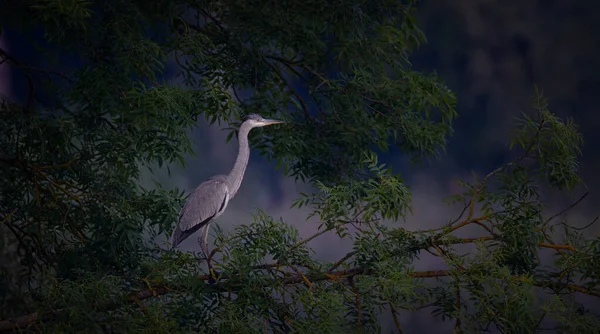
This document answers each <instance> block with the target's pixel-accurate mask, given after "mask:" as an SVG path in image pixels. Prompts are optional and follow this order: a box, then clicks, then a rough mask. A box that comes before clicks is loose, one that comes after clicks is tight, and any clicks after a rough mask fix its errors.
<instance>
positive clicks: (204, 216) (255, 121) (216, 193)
mask: <svg viewBox="0 0 600 334" xmlns="http://www.w3.org/2000/svg"><path fill="white" fill-rule="evenodd" d="M277 123H283V122H281V121H277V120H270V119H264V118H262V117H261V116H259V115H256V114H250V115H248V116H247V117H246V118H245V119H244V122H243V123H242V125H241V126H240V130H239V133H238V141H239V150H238V156H237V159H236V161H235V164H234V166H233V169H232V170H231V172H230V173H229V174H228V175H217V176H213V177H211V178H209V179H207V180H206V181H204V182H203V183H201V184H200V185H199V186H198V187H197V188H196V189H194V191H193V192H192V193H191V194H190V196H189V198H188V199H187V201H186V203H185V205H184V207H183V209H182V210H181V213H180V215H179V222H178V224H177V226H176V227H175V230H174V231H173V234H172V235H171V247H173V248H174V247H177V246H178V245H179V244H180V243H181V242H182V241H183V240H185V239H187V238H188V237H189V236H190V235H192V234H194V233H195V232H196V231H198V230H199V229H202V234H203V235H204V240H203V243H202V244H201V246H202V248H203V250H204V251H205V253H208V251H207V238H208V230H209V228H210V223H211V222H212V221H213V220H214V219H216V218H217V217H219V216H220V215H221V214H222V213H223V211H225V209H226V208H227V204H228V203H229V201H230V200H231V199H232V198H233V197H234V196H235V194H236V193H237V191H238V189H239V188H240V185H241V184H242V179H243V178H244V172H245V171H246V167H247V166H248V160H249V158H250V146H249V145H248V133H250V130H252V129H253V128H255V127H261V126H266V125H270V124H277Z"/></svg>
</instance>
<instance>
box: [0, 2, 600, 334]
mask: <svg viewBox="0 0 600 334" xmlns="http://www.w3.org/2000/svg"><path fill="white" fill-rule="evenodd" d="M414 9H415V3H414V2H412V1H404V2H402V1H367V2H364V1H346V2H343V3H342V2H326V1H318V0H311V1H304V2H286V5H285V6H282V5H281V4H280V3H277V2H272V3H266V2H262V1H261V2H258V1H244V2H237V1H235V2H234V1H227V0H223V1H171V0H169V1H167V0H161V1H152V2H141V1H129V2H118V1H103V2H92V1H78V2H74V1H58V0H47V1H38V2H14V1H7V2H3V3H2V4H0V17H1V18H2V22H5V23H3V27H2V28H3V29H11V30H13V31H18V32H19V33H20V34H21V36H24V38H25V37H27V38H28V40H29V41H31V42H32V43H35V41H37V42H39V43H38V44H39V45H37V48H38V49H39V50H40V53H41V54H43V55H44V59H47V62H45V63H44V64H30V63H28V62H27V61H22V60H21V59H16V58H15V57H13V56H12V55H11V54H10V53H8V52H7V51H5V50H0V57H1V60H0V66H9V67H10V68H11V69H12V70H13V71H14V72H15V73H16V75H21V76H23V78H25V80H26V82H27V83H28V88H29V90H28V91H27V94H25V95H24V96H3V97H2V99H1V100H2V104H1V105H0V112H1V116H2V117H0V130H1V132H2V133H3V135H2V136H1V137H0V175H2V178H0V189H1V191H2V196H1V197H0V222H1V224H0V231H2V236H3V237H4V238H3V239H2V243H3V246H4V245H9V246H11V247H12V248H11V247H6V249H7V251H6V252H12V253H11V254H10V256H9V257H10V258H12V259H14V260H13V262H12V266H9V265H7V264H3V266H2V270H3V271H2V276H1V278H2V280H1V282H2V286H1V289H0V296H2V298H1V299H0V300H1V303H2V306H1V307H0V317H2V318H9V317H11V318H12V320H13V321H10V320H6V321H5V320H0V331H3V330H16V329H17V328H19V329H23V328H26V329H27V330H31V331H41V332H61V333H62V332H88V331H96V332H100V331H104V332H118V333H121V332H127V333H137V332H161V333H162V332H170V333H177V332H189V331H190V330H193V331H197V332H207V333H208V332H211V333H212V332H225V333H228V332H316V333H329V332H332V333H338V332H343V331H356V330H358V331H364V332H378V331H382V327H381V323H382V321H381V319H382V317H384V316H386V315H387V314H389V316H390V317H391V318H392V319H393V321H394V324H395V325H396V326H397V327H398V328H397V329H398V330H399V331H400V330H401V324H400V323H399V321H398V320H397V316H398V314H399V313H400V312H401V311H400V310H407V311H417V310H420V309H423V308H432V309H433V311H432V313H433V316H436V317H440V318H441V319H443V320H453V321H454V322H455V329H456V331H458V332H460V331H463V332H477V331H482V330H487V329H492V328H493V329H496V330H499V331H502V332H534V331H536V330H538V329H540V328H541V327H542V326H545V325H546V324H547V323H548V322H550V323H551V324H553V325H556V329H557V330H559V331H564V332H590V331H593V330H594V329H595V328H598V326H599V325H600V324H599V318H598V315H597V314H595V313H593V312H591V311H590V310H587V309H586V308H585V305H584V304H583V303H582V302H581V301H580V300H578V299H577V298H576V297H575V296H574V295H573V294H572V293H578V294H587V295H590V296H593V297H600V291H598V288H597V287H598V280H599V279H600V270H599V269H598V268H599V267H600V266H598V261H600V258H599V257H598V254H600V242H599V239H598V238H591V237H590V236H589V235H586V234H585V232H584V231H583V230H581V229H576V228H574V227H573V226H571V225H570V224H569V222H566V221H560V222H558V223H557V222H556V220H558V218H559V216H560V212H559V213H558V214H549V213H548V208H547V206H546V205H545V203H544V202H543V198H542V197H541V196H540V192H541V190H540V189H542V187H544V188H543V189H546V188H545V187H554V188H556V189H558V190H566V191H572V190H573V189H575V186H577V185H578V184H580V183H581V180H580V178H579V176H578V173H577V167H578V158H579V156H580V155H581V145H582V144H583V141H582V137H581V135H580V134H579V133H578V131H577V127H576V125H575V124H574V123H573V122H572V120H570V119H568V120H566V121H563V120H561V119H560V118H558V117H557V116H556V115H555V114H553V113H551V112H550V111H549V110H548V106H547V102H546V101H545V99H544V98H543V96H542V94H541V92H539V91H537V90H536V94H535V96H534V100H533V107H534V112H533V113H528V114H524V115H523V117H522V119H520V120H518V124H517V126H518V127H517V129H516V131H515V133H514V139H513V141H512V142H511V144H510V148H511V150H513V152H515V154H518V157H517V158H516V159H515V160H514V161H512V162H510V163H507V164H505V165H503V166H500V167H499V168H497V169H496V170H494V171H492V172H490V173H489V174H487V175H486V176H485V177H483V178H479V177H477V176H475V177H474V180H473V182H464V181H463V182H461V185H462V186H463V187H464V191H463V192H461V193H459V194H455V195H454V196H453V197H452V198H451V201H452V202H455V203H463V204H464V210H463V211H462V213H461V214H460V215H459V217H457V218H456V219H451V218H448V223H446V224H444V225H442V226H440V227H439V228H437V229H432V230H407V229H405V228H403V227H401V226H399V225H398V224H397V223H398V222H399V221H400V220H401V218H405V217H406V216H407V215H408V214H410V212H411V196H410V189H409V188H408V187H407V186H405V185H404V183H403V180H402V178H401V176H400V175H397V174H394V173H393V172H392V169H391V167H388V166H386V165H384V164H381V163H379V161H378V153H379V152H381V151H385V150H388V149H390V147H392V146H395V147H397V148H399V149H401V150H402V152H403V154H404V155H405V156H410V157H412V159H413V160H414V161H419V160H420V159H423V158H425V157H436V156H439V152H440V151H441V150H443V148H444V144H445V143H446V140H447V137H448V136H449V135H450V134H451V133H452V128H451V122H452V120H453V119H454V117H456V111H455V110H454V104H455V98H454V95H453V93H452V92H450V91H449V89H448V88H447V87H446V86H445V85H444V84H443V83H442V82H441V81H440V80H439V79H438V78H437V77H436V76H435V75H431V74H424V73H419V72H416V71H414V70H412V69H411V66H410V63H409V61H408V57H409V55H410V53H411V51H412V50H413V49H414V48H415V47H417V46H418V45H420V44H421V43H423V42H424V41H425V38H424V36H423V34H422V33H421V32H420V30H419V29H418V28H417V27H416V24H415V19H414V17H413V15H412V12H413V10H414ZM23 22H26V23H27V24H23ZM39 29H41V30H43V32H44V35H43V38H42V40H43V41H41V40H40V39H39V38H38V39H37V40H36V39H35V38H33V37H32V34H34V33H35V31H39ZM38 65H40V66H38ZM59 71H60V72H59ZM172 75H174V76H175V77H176V78H177V80H178V81H173V80H171V81H169V80H166V78H168V77H170V76H172ZM249 112H258V113H260V114H262V115H264V116H274V115H277V117H279V118H282V119H285V120H287V121H288V125H287V126H283V127H281V128H280V131H278V132H272V131H271V130H265V131H262V132H261V131H257V132H256V133H253V137H252V138H251V140H252V142H253V143H254V145H255V148H257V149H258V150H260V151H261V153H263V154H265V155H266V156H267V157H269V158H271V159H276V160H277V161H278V163H279V165H280V166H281V167H282V168H283V169H284V170H285V172H286V174H287V175H289V176H291V177H296V178H297V179H300V180H305V181H308V182H311V184H312V185H313V186H314V191H312V192H311V193H310V194H301V195H300V196H299V198H298V199H297V200H296V201H295V202H294V206H296V207H302V206H309V207H310V208H311V212H310V214H309V217H314V218H318V221H319V232H318V233H316V234H315V235H313V236H309V237H307V238H304V239H302V238H300V235H299V233H298V230H297V229H296V228H295V227H293V226H290V225H288V224H287V223H286V222H285V221H282V220H275V219H273V218H271V217H270V216H268V215H267V213H265V212H262V211H259V212H258V213H257V214H256V215H255V216H254V217H253V219H252V221H251V222H250V223H248V224H243V223H241V224H240V225H239V226H238V228H236V230H235V231H233V232H232V233H230V234H224V233H223V232H222V231H219V230H217V238H216V242H215V244H216V248H215V249H214V250H213V252H212V253H211V255H210V256H211V257H212V258H213V259H214V261H215V267H216V269H217V271H218V272H219V275H218V280H217V282H216V284H208V283H207V282H208V280H209V276H208V275H207V274H205V269H204V267H203V266H202V264H201V261H200V259H198V258H197V257H196V256H195V255H194V254H186V253H182V252H180V251H177V250H164V249H162V248H161V247H160V245H157V244H156V241H155V240H156V237H157V236H159V235H161V234H164V233H170V231H171V229H172V227H173V224H174V222H175V221H176V219H177V213H178V210H179V209H180V207H181V201H182V199H183V198H184V195H185V194H184V193H183V192H180V191H179V190H177V189H170V188H171V187H167V186H165V185H162V186H160V185H158V186H157V187H156V189H154V190H148V189H144V188H142V187H140V186H139V181H140V170H141V168H143V167H151V166H153V165H154V164H158V165H159V166H161V165H163V164H165V165H167V166H168V165H169V164H172V163H180V164H183V163H184V162H185V157H186V155H189V154H193V150H192V145H191V142H190V139H189V138H188V135H187V131H188V130H189V129H190V128H192V127H193V126H194V125H195V124H196V122H197V120H198V118H199V117H200V116H202V117H204V118H205V119H206V120H208V121H209V122H210V123H211V124H213V123H215V122H224V121H229V120H230V119H234V118H235V119H238V118H239V117H238V116H240V114H242V113H249ZM229 124H231V133H230V138H232V137H233V135H234V134H235V131H236V129H237V125H238V124H237V123H236V122H235V121H230V122H229ZM563 212H564V210H563ZM473 225H477V226H479V227H481V228H482V230H481V231H485V232H484V233H483V234H481V235H478V236H476V237H472V238H463V237H458V236H456V235H454V233H455V232H456V231H458V230H461V229H464V228H465V227H467V226H473ZM558 226H561V227H564V231H563V232H561V233H559V232H560V231H557V230H556V227H558ZM326 233H336V234H337V235H338V236H339V238H343V239H347V240H349V242H351V243H352V246H353V247H352V249H351V250H349V252H348V253H347V254H346V255H345V256H343V257H342V258H340V259H337V260H336V261H334V262H326V261H321V260H319V255H320V254H314V251H313V249H311V247H310V242H311V241H312V240H314V239H316V238H318V237H319V236H321V235H323V234H326ZM559 239H560V240H559ZM461 245H474V246H475V247H474V248H473V251H472V252H470V253H467V254H466V255H465V254H464V253H463V252H462V251H461V248H460V246H461ZM541 249H549V250H551V251H553V252H554V255H553V263H552V264H551V265H545V264H544V263H543V261H542V260H541V256H540V253H541ZM3 252H4V251H3ZM426 253H427V254H432V256H435V257H437V258H439V259H440V260H441V262H443V263H444V266H443V267H442V268H440V269H437V270H427V271H421V270H416V269H415V268H416V264H417V263H418V261H419V259H420V257H422V256H424V255H425V254H426ZM3 255H4V254H3ZM9 257H7V258H9ZM9 305H10V306H11V307H8V306H9ZM34 312H36V313H34ZM402 312H404V311H402ZM27 313H31V314H35V316H26V317H18V316H19V315H22V314H27ZM546 319H549V320H546Z"/></svg>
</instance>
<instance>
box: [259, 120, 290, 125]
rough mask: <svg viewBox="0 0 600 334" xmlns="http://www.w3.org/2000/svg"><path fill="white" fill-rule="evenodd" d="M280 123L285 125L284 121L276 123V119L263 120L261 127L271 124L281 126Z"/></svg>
mask: <svg viewBox="0 0 600 334" xmlns="http://www.w3.org/2000/svg"><path fill="white" fill-rule="evenodd" d="M281 123H285V122H284V121H278V120H276V119H264V120H263V121H262V124H263V125H265V126H266V125H273V124H281Z"/></svg>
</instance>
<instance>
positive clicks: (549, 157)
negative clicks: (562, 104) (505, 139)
mask: <svg viewBox="0 0 600 334" xmlns="http://www.w3.org/2000/svg"><path fill="white" fill-rule="evenodd" d="M532 105H533V107H534V109H535V111H536V114H535V115H534V116H533V117H529V116H527V115H526V114H524V115H523V118H522V119H520V120H519V121H520V124H519V125H520V126H519V128H518V129H517V130H516V131H515V134H514V138H513V139H512V141H511V143H510V147H511V148H512V147H513V146H514V145H515V144H517V143H518V144H519V146H520V147H521V149H523V150H524V156H523V158H530V159H535V160H536V161H537V165H538V168H537V171H538V172H539V173H540V174H541V175H543V176H544V177H546V179H547V181H548V182H549V184H550V185H552V186H554V187H557V188H559V189H561V190H562V189H567V190H572V189H573V187H575V186H576V185H578V184H579V183H581V178H580V177H579V175H578V172H579V162H578V159H579V157H580V156H581V147H582V145H583V137H582V135H581V134H580V133H579V132H578V131H577V125H576V124H575V123H573V119H571V118H567V120H566V122H563V121H562V120H561V119H560V118H559V117H558V116H556V115H555V114H553V113H551V112H550V111H548V102H547V100H546V98H544V96H543V94H542V92H541V91H539V90H537V88H536V91H535V96H534V97H533V98H532Z"/></svg>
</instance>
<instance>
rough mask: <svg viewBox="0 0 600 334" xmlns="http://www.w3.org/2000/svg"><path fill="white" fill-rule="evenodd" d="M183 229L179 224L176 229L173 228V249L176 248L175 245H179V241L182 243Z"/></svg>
mask: <svg viewBox="0 0 600 334" xmlns="http://www.w3.org/2000/svg"><path fill="white" fill-rule="evenodd" d="M181 234H182V233H181V229H180V228H179V225H178V226H176V227H175V229H174V230H173V233H172V234H171V249H175V247H177V246H178V245H179V243H181V241H182V238H181Z"/></svg>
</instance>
